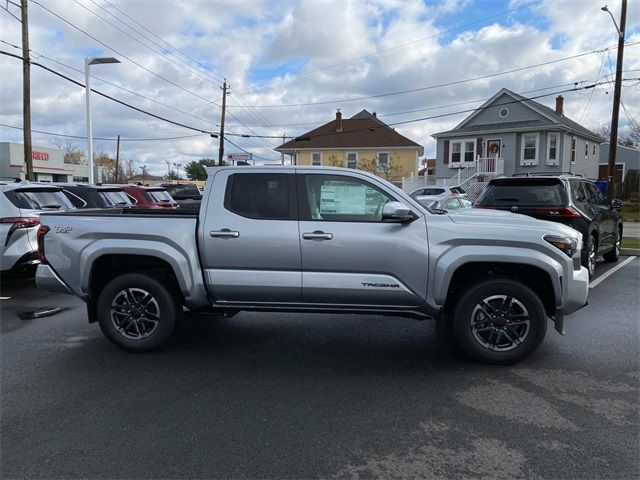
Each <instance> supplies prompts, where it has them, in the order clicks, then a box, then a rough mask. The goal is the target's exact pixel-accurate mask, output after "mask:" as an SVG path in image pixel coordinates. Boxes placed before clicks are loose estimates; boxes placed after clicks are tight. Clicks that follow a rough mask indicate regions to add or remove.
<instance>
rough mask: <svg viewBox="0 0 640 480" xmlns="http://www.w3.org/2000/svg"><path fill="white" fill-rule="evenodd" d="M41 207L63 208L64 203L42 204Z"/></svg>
mask: <svg viewBox="0 0 640 480" xmlns="http://www.w3.org/2000/svg"><path fill="white" fill-rule="evenodd" d="M40 208H62V205H41V206H40Z"/></svg>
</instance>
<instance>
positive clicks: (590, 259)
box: [582, 233, 598, 278]
mask: <svg viewBox="0 0 640 480" xmlns="http://www.w3.org/2000/svg"><path fill="white" fill-rule="evenodd" d="M597 256H598V241H597V240H596V236H595V235H594V234H593V233H592V234H591V235H589V237H588V238H587V241H586V242H585V246H584V252H583V254H582V266H583V267H585V268H586V269H587V270H588V271H589V278H592V277H593V275H594V274H595V273H596V258H597Z"/></svg>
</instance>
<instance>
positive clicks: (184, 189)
mask: <svg viewBox="0 0 640 480" xmlns="http://www.w3.org/2000/svg"><path fill="white" fill-rule="evenodd" d="M166 188H167V191H168V192H169V194H170V195H171V196H172V197H174V198H175V197H195V196H198V197H199V196H200V195H201V193H200V190H198V187H197V186H196V185H195V184H193V183H180V184H176V185H167V187H166Z"/></svg>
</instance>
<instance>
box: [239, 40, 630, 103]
mask: <svg viewBox="0 0 640 480" xmlns="http://www.w3.org/2000/svg"><path fill="white" fill-rule="evenodd" d="M637 44H640V42H634V43H628V44H627V46H632V45H637ZM616 48H617V47H615V46H612V47H607V48H604V49H598V50H592V51H590V52H582V53H578V54H576V55H571V56H569V57H564V58H558V59H555V60H549V61H547V62H542V63H537V64H534V65H527V66H525V67H519V68H514V69H511V70H505V71H503V72H496V73H490V74H487V75H481V76H479V77H472V78H467V79H464V80H456V81H453V82H447V83H440V84H436V85H428V86H425V87H419V88H412V89H409V90H400V91H397V92H387V93H380V94H377V95H368V96H364V97H355V98H341V99H333V100H325V101H321V102H306V103H287V104H280V105H252V106H253V108H282V107H308V106H312V105H327V104H336V103H345V102H356V101H361V100H369V99H371V98H381V97H390V96H393V95H404V94H407V93H415V92H421V91H425V90H432V89H435V88H440V87H450V86H452V85H460V84H463V83H468V82H475V81H478V80H485V79H487V78H493V77H498V76H501V75H507V74H509V73H516V72H521V71H523V70H528V69H530V68H537V67H544V66H547V65H552V64H554V63H559V62H564V61H566V60H572V59H575V58H580V57H584V56H586V55H592V54H594V53H600V52H606V51H607V50H609V49H616ZM227 107H241V105H227Z"/></svg>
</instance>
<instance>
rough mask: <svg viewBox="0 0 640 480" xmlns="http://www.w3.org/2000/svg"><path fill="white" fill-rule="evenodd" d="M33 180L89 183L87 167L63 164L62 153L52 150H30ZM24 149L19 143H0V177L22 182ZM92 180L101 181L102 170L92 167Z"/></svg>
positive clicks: (24, 175) (40, 148) (25, 170)
mask: <svg viewBox="0 0 640 480" xmlns="http://www.w3.org/2000/svg"><path fill="white" fill-rule="evenodd" d="M31 153H32V158H33V173H34V180H35V181H37V182H73V183H88V182H89V166H88V165H73V164H70V163H64V152H63V151H62V150H57V149H53V148H44V147H37V146H34V147H33V148H32V152H31ZM26 172H27V167H26V166H25V164H24V147H23V145H22V144H21V143H10V142H0V177H13V178H20V179H22V180H24V179H25V178H26ZM94 178H95V179H96V181H97V182H99V181H100V180H101V179H102V169H101V168H100V167H94Z"/></svg>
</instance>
